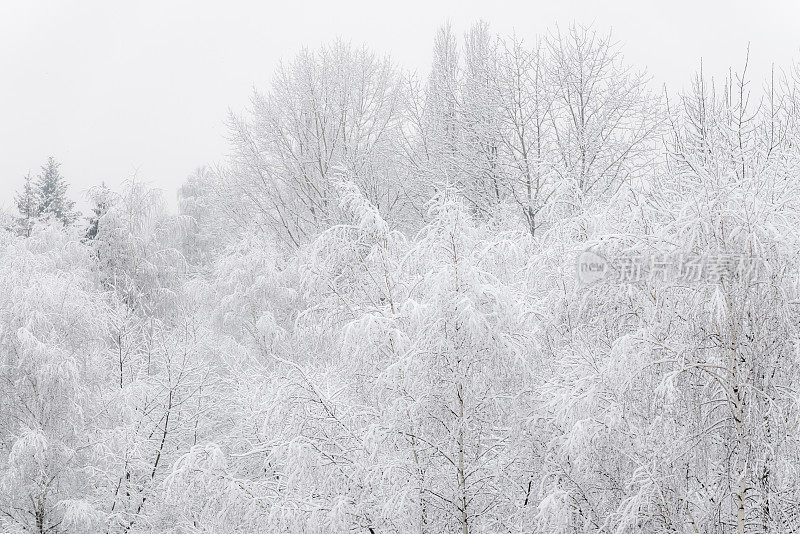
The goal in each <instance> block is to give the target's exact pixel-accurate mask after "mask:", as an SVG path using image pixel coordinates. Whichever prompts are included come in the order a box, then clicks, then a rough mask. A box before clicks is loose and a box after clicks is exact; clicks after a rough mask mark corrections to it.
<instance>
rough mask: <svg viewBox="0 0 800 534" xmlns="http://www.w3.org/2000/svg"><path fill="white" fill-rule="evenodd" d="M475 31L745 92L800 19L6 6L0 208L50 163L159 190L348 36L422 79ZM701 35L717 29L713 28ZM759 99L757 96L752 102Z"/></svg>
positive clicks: (535, 7) (796, 14)
mask: <svg viewBox="0 0 800 534" xmlns="http://www.w3.org/2000/svg"><path fill="white" fill-rule="evenodd" d="M479 19H483V20H486V21H487V22H489V23H490V24H491V26H492V30H493V31H494V32H501V33H505V34H510V33H512V32H516V34H517V35H518V36H521V37H524V38H526V39H531V40H532V39H533V38H535V36H537V35H542V34H544V32H546V31H548V30H550V29H554V28H555V24H559V25H561V26H562V28H563V27H566V26H567V25H568V24H569V23H570V22H572V21H576V22H579V23H584V24H593V25H594V27H595V28H596V29H598V30H600V31H602V32H605V31H607V30H608V29H612V30H613V31H614V36H615V38H616V39H617V40H618V41H621V42H622V43H623V44H624V48H623V53H624V56H625V57H626V58H627V62H628V63H629V64H633V65H635V66H638V67H646V68H647V70H648V72H649V73H650V74H651V75H652V76H653V80H654V82H653V83H654V84H658V85H660V84H663V83H666V84H667V86H668V87H669V89H670V90H673V91H674V90H675V89H677V88H679V87H681V86H682V85H685V84H686V83H687V82H688V81H689V80H690V76H691V74H692V73H691V71H689V70H687V65H693V66H699V61H700V58H701V57H702V58H703V62H704V65H705V69H706V71H707V72H708V73H713V74H714V75H716V76H721V75H723V74H724V72H725V71H726V69H727V67H728V66H731V65H732V66H734V67H736V68H741V66H742V64H743V62H744V57H745V50H746V47H747V44H748V42H749V43H750V66H751V70H750V72H751V73H752V75H753V79H754V80H755V81H756V82H758V83H760V80H761V79H762V78H763V77H765V76H767V75H768V73H769V69H770V64H771V63H772V62H774V63H775V65H776V69H779V68H783V67H788V65H789V64H790V62H791V60H792V57H795V58H800V54H798V53H797V52H798V48H799V47H800V4H798V3H796V2H791V1H788V0H786V1H781V2H760V3H756V2H745V1H733V2H723V1H713V2H699V1H680V2H648V3H645V2H641V1H630V0H626V1H620V2H613V3H612V2H592V1H571V2H569V1H561V2H534V1H527V2H501V1H497V0H492V1H485V0H484V1H469V2H460V1H446V2H435V3H434V2H431V1H419V0H408V1H406V0H404V1H402V2H396V3H392V4H386V3H378V2H284V3H272V4H270V3H266V2H258V3H256V2H224V3H223V2H215V3H211V2H189V1H181V2H178V1H171V2H156V1H144V2H143V1H139V2H125V3H122V2H108V1H83V2H72V1H60V2H38V1H37V2H13V1H12V2H9V1H5V0H4V1H2V2H0V147H2V149H0V208H10V207H11V206H12V205H13V195H14V192H15V191H16V190H18V189H19V188H20V186H21V184H22V180H23V177H24V175H25V174H26V173H27V172H29V171H30V172H31V173H32V174H33V175H36V174H37V173H38V172H39V167H40V166H41V165H42V164H44V163H45V161H46V159H47V157H48V156H50V155H52V156H54V157H55V158H56V159H57V160H58V161H60V162H61V163H62V166H61V172H62V174H63V175H64V176H65V177H66V179H67V180H68V181H69V183H70V184H71V186H70V196H71V197H72V198H73V199H75V200H77V201H78V207H79V208H81V209H82V210H83V211H86V203H85V199H84V192H85V191H86V189H88V188H89V187H91V186H93V185H97V184H100V183H101V182H103V181H105V182H106V184H107V185H109V186H111V187H116V186H118V185H119V184H120V183H121V182H122V181H123V180H125V179H126V178H129V177H130V176H132V175H133V174H134V173H136V175H137V177H138V178H139V179H143V180H145V181H148V182H149V183H151V184H153V185H156V186H158V187H160V188H162V189H164V191H165V198H166V199H167V200H168V201H169V202H170V203H171V204H172V205H173V206H174V204H175V189H176V188H177V187H179V185H180V184H181V183H182V182H183V180H184V179H185V177H186V176H187V175H188V174H189V173H191V172H192V171H193V170H194V169H195V168H196V167H199V166H202V165H204V164H208V163H213V162H216V161H219V160H220V159H222V158H223V157H224V156H225V153H226V150H227V141H226V139H225V135H226V129H225V126H224V121H225V118H226V114H227V112H228V110H229V109H230V110H233V111H234V112H239V111H241V110H242V109H243V108H244V107H245V106H247V104H248V99H249V96H250V94H251V92H252V89H253V87H257V88H259V89H266V88H267V85H268V83H269V80H270V78H271V75H272V72H273V70H274V68H275V67H276V65H277V64H278V62H279V61H280V60H281V59H282V58H283V59H290V58H291V57H292V56H293V55H294V54H295V53H296V52H297V51H298V50H299V49H300V48H301V47H302V46H309V47H311V48H315V47H317V46H318V45H320V44H321V43H324V42H328V41H330V40H332V39H334V38H336V37H342V38H344V39H346V40H349V41H351V42H352V43H354V44H361V43H366V44H367V45H368V46H369V47H370V48H371V49H373V50H375V51H376V52H378V53H381V54H390V55H391V57H392V58H393V59H394V61H395V62H396V63H397V64H398V66H401V67H404V68H409V69H417V70H419V71H420V72H421V73H425V72H426V70H427V68H428V66H429V61H430V57H431V49H432V46H433V39H434V35H435V31H436V28H437V27H438V26H440V25H441V24H443V23H444V22H446V21H448V20H449V21H450V22H451V23H452V24H453V26H454V29H455V30H456V32H457V34H461V33H463V31H465V30H466V29H467V28H468V26H469V25H470V24H471V23H472V22H475V21H477V20H479ZM709 21H711V22H710V23H709ZM754 89H755V88H754Z"/></svg>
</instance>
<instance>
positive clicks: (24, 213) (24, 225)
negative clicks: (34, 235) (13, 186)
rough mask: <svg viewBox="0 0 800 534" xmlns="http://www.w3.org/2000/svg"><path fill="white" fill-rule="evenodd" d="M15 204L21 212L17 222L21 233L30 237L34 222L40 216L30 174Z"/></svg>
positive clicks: (15, 199)
mask: <svg viewBox="0 0 800 534" xmlns="http://www.w3.org/2000/svg"><path fill="white" fill-rule="evenodd" d="M14 202H15V203H16V205H17V211H19V217H17V218H16V220H15V222H16V224H17V228H18V230H19V233H21V234H22V235H24V236H25V237H30V235H31V229H32V228H33V222H34V220H35V219H36V218H37V217H38V216H39V200H38V198H37V195H36V191H35V190H34V188H33V179H32V178H31V174H30V173H28V175H27V176H25V185H24V186H23V187H22V192H21V193H18V194H17V196H16V197H14Z"/></svg>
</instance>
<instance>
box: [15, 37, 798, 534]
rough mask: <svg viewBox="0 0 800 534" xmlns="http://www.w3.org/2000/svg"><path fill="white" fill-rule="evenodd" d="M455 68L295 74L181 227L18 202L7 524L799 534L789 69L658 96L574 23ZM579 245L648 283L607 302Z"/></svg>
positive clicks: (351, 52)
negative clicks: (674, 266)
mask: <svg viewBox="0 0 800 534" xmlns="http://www.w3.org/2000/svg"><path fill="white" fill-rule="evenodd" d="M433 54H434V56H433V66H432V70H431V72H430V73H429V74H428V75H427V76H426V77H424V78H422V79H421V78H419V77H418V76H417V75H416V74H410V73H407V72H404V71H403V70H401V69H399V68H398V67H397V66H395V65H393V64H392V63H391V61H390V60H388V59H385V58H380V57H378V56H376V55H375V54H373V53H371V52H370V51H369V50H367V49H365V48H358V47H354V46H352V45H349V44H346V43H343V42H335V43H333V44H331V45H329V46H326V47H323V48H321V49H320V50H316V51H311V50H304V51H302V52H301V53H300V54H299V55H298V56H297V57H296V58H295V59H294V60H293V61H291V62H288V63H286V64H283V65H282V66H281V67H280V69H279V70H278V72H277V74H276V76H275V79H274V81H273V85H272V87H271V88H270V89H269V90H268V91H266V92H264V93H260V92H257V93H255V94H254V95H253V99H252V105H251V107H250V109H249V110H248V111H247V112H245V113H244V114H242V115H241V116H234V115H232V116H231V117H230V139H231V155H230V157H229V158H228V159H226V160H225V161H223V162H221V163H220V164H218V165H217V166H213V167H208V168H203V169H200V170H198V171H197V172H195V173H194V174H193V175H192V176H190V177H189V178H188V179H187V180H186V182H185V183H184V185H183V186H182V187H181V189H180V192H179V206H180V213H179V214H178V215H171V214H169V213H168V211H167V210H166V209H165V207H164V203H163V201H162V200H161V199H160V197H159V195H158V193H157V192H155V191H153V190H149V189H148V188H147V187H145V186H143V185H142V184H140V183H135V182H132V183H129V184H128V185H127V186H126V187H125V189H124V191H122V192H114V191H111V190H109V189H107V188H104V187H98V188H95V189H93V190H91V191H90V197H91V199H92V202H93V204H94V206H95V210H94V213H95V216H94V217H93V218H92V219H91V220H90V221H89V222H88V223H85V222H78V221H76V220H74V217H73V216H71V215H70V216H66V215H65V214H68V213H72V209H73V208H72V205H71V204H68V203H67V202H66V201H65V202H62V203H61V207H59V208H56V207H51V204H47V206H45V204H46V203H45V202H44V201H43V200H42V199H46V198H50V197H48V195H47V193H43V191H45V187H44V186H43V185H39V184H43V183H45V181H46V179H45V178H42V176H47V175H48V172H50V171H48V169H50V168H52V167H53V166H54V163H53V162H51V163H48V165H47V166H46V167H45V169H44V170H43V174H42V175H41V176H40V178H39V179H38V180H37V181H36V182H33V181H30V182H28V185H27V186H26V189H25V190H24V191H23V192H22V193H21V195H20V196H19V197H18V202H17V204H18V207H19V212H20V213H19V215H18V219H17V223H16V226H15V227H13V228H9V229H7V230H6V231H3V232H0V528H2V529H4V530H7V531H11V532H31V531H32V532H97V531H106V532H176V533H178V532H214V533H224V532H287V533H288V532H291V533H294V532H320V533H322V532H364V533H372V534H377V533H382V532H403V533H405V532H420V533H440V532H454V533H455V532H458V533H460V534H469V533H478V532H536V533H570V534H577V533H583V532H616V533H624V532H653V533H668V532H669V533H674V532H687V533H688V532H703V533H717V534H727V533H737V534H744V533H753V532H765V533H766V532H769V533H772V532H792V531H794V530H796V529H797V528H800V515H799V514H798V510H800V508H798V506H800V490H798V487H800V473H798V466H799V465H800V430H799V427H800V411H799V410H798V399H800V391H799V390H798V384H800V382H799V381H798V380H799V379H800V376H798V373H800V371H799V369H800V366H798V363H800V361H798V354H800V352H798V347H800V344H799V342H800V323H799V322H798V321H799V320H800V315H799V312H800V310H798V303H800V295H798V293H799V292H800V279H798V272H800V271H798V253H797V251H798V250H800V234H798V228H800V181H798V178H797V177H798V170H800V149H799V148H798V140H800V124H799V123H798V118H800V107H798V106H799V105H800V92H798V89H800V84H798V82H799V81H800V77H798V71H797V69H795V68H789V69H788V70H787V71H786V72H782V71H781V73H780V74H777V73H776V74H775V75H774V76H772V77H771V78H770V79H769V80H766V81H764V83H763V84H762V85H758V84H761V82H762V81H760V80H759V81H757V82H750V81H749V80H748V77H747V73H746V63H745V64H744V68H743V69H742V70H741V72H739V73H738V74H731V76H730V77H729V78H728V79H726V80H724V81H722V82H716V83H714V82H713V81H711V80H707V79H706V78H705V77H704V75H703V73H702V72H700V73H698V74H697V75H695V77H694V78H693V79H692V82H693V83H692V85H691V89H690V90H689V91H688V92H686V93H685V94H681V95H670V94H668V93H666V92H663V91H661V90H658V89H657V88H655V89H654V88H653V87H652V86H651V82H650V81H649V79H648V77H647V75H646V74H645V73H644V72H642V71H640V70H637V69H636V68H634V67H632V66H630V65H627V64H626V63H625V61H624V59H623V57H622V55H621V52H620V48H619V46H618V45H616V44H615V42H614V41H613V39H612V38H611V36H609V35H604V34H600V33H597V32H595V31H594V30H592V29H587V28H583V27H570V28H569V29H568V30H567V31H564V32H560V31H558V30H555V31H553V32H551V33H549V34H548V35H547V36H545V37H542V38H541V39H533V40H531V41H528V40H521V39H518V38H507V37H502V36H496V35H494V34H493V33H492V32H491V31H490V29H489V27H488V26H487V25H485V24H482V23H479V24H476V25H474V26H473V27H472V28H471V29H470V30H469V31H468V32H467V33H466V34H465V35H464V36H463V37H462V36H456V35H455V33H454V32H453V31H452V29H451V28H449V27H444V28H443V29H442V30H440V31H439V33H438V34H437V36H436V38H435V42H434V51H433ZM732 72H733V71H732ZM762 89H763V90H762ZM56 171H57V167H56ZM56 174H57V173H56ZM58 183H59V184H62V185H63V180H61V181H59V182H58ZM60 187H61V185H58V186H57V187H56V189H58V188H60ZM51 189H52V188H51ZM58 190H61V189H58ZM37 191H39V192H38V193H37ZM62 191H63V190H62ZM26 198H30V199H32V200H31V202H30V203H28V201H26V200H25V199H26ZM27 206H32V208H30V210H31V211H26V210H28V209H29V208H28V207H27ZM48 213H52V214H53V215H54V217H50V216H48V215H47V214H48ZM59 214H61V215H59ZM62 215H64V216H62ZM587 250H590V251H592V252H593V253H594V254H596V255H597V256H598V257H604V258H622V259H628V260H637V261H638V260H646V261H648V262H649V264H648V265H650V267H651V271H650V272H647V270H644V271H642V273H637V276H628V277H627V278H625V279H624V280H622V281H619V280H614V279H612V278H603V279H600V280H597V281H595V282H593V283H586V282H585V281H582V279H581V277H580V276H577V275H576V274H579V273H576V263H575V262H576V258H577V257H578V256H579V255H580V254H581V253H582V252H585V251H587ZM654 258H655V259H657V260H658V261H659V262H662V263H664V262H669V261H677V260H675V258H680V259H681V260H680V261H682V262H683V263H682V264H681V265H684V264H690V265H691V266H692V267H691V268H692V270H693V271H696V274H699V275H702V276H697V277H694V278H686V277H684V278H680V279H672V278H668V277H657V276H652V275H651V274H652V272H653V269H652V268H653V267H654V265H655V263H654V261H655V260H653V259H654ZM710 259H714V261H711V260H710ZM651 260H652V261H651ZM744 260H746V261H748V262H754V263H757V264H758V265H759V267H760V268H759V270H758V272H755V271H753V272H750V271H747V272H745V271H741V270H740V271H733V270H731V269H730V268H728V267H729V264H728V263H724V264H723V263H720V262H731V261H736V262H739V263H741V262H742V261H744ZM720 265H722V267H720ZM681 270H683V267H681ZM682 274H686V273H682Z"/></svg>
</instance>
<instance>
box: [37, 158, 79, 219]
mask: <svg viewBox="0 0 800 534" xmlns="http://www.w3.org/2000/svg"><path fill="white" fill-rule="evenodd" d="M60 166H61V164H60V163H58V162H57V161H56V160H55V158H53V157H52V156H50V157H49V158H47V164H46V165H44V166H42V172H41V173H40V174H39V176H38V177H37V178H36V195H37V197H38V199H37V200H38V206H37V211H38V213H37V215H39V216H42V215H48V214H49V215H52V216H53V217H55V218H56V219H58V220H60V221H61V222H63V223H64V224H65V225H66V224H70V223H72V222H74V221H75V219H77V217H78V214H77V213H76V212H75V211H74V208H75V202H74V201H72V200H70V199H69V197H67V188H68V187H69V186H68V184H67V181H66V180H65V179H64V177H63V176H61V172H60V171H59V167H60Z"/></svg>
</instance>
